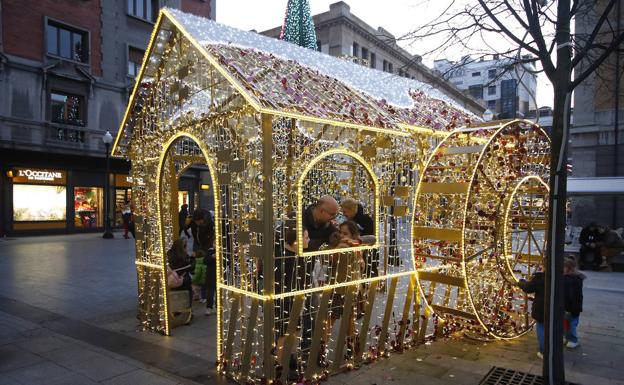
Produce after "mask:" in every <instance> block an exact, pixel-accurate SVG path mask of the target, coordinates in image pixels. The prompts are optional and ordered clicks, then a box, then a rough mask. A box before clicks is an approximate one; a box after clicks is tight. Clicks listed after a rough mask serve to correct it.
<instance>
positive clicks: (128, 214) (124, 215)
mask: <svg viewBox="0 0 624 385" xmlns="http://www.w3.org/2000/svg"><path fill="white" fill-rule="evenodd" d="M131 218H132V209H130V205H129V204H128V203H126V206H125V207H124V209H123V211H122V212H121V219H122V220H123V228H124V238H125V239H129V238H130V237H129V236H128V231H129V230H130V220H131Z"/></svg>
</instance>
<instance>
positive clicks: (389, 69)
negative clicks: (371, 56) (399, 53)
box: [388, 63, 394, 73]
mask: <svg viewBox="0 0 624 385" xmlns="http://www.w3.org/2000/svg"><path fill="white" fill-rule="evenodd" d="M388 72H390V73H394V71H393V70H392V63H388Z"/></svg>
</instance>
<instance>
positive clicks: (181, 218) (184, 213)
mask: <svg viewBox="0 0 624 385" xmlns="http://www.w3.org/2000/svg"><path fill="white" fill-rule="evenodd" d="M188 215H189V213H188V209H181V210H180V212H179V213H178V228H179V229H180V231H184V234H185V235H186V236H187V237H188V236H189V233H188V231H187V228H186V217H188Z"/></svg>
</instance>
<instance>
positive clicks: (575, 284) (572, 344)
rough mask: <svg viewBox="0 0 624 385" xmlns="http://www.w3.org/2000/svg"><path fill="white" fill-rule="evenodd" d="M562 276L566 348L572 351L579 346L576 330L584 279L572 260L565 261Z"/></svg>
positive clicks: (580, 310)
mask: <svg viewBox="0 0 624 385" xmlns="http://www.w3.org/2000/svg"><path fill="white" fill-rule="evenodd" d="M563 274H564V276H563V290H564V294H565V297H564V298H565V302H564V306H565V329H566V334H565V338H566V341H567V342H566V347H568V348H570V349H574V348H576V347H577V346H579V341H578V336H577V335H576V328H577V326H578V324H579V318H580V316H581V312H582V311H583V280H584V279H585V278H586V277H585V274H583V273H581V272H580V271H578V270H577V268H576V261H575V260H574V258H567V259H566V260H565V262H564V263H563Z"/></svg>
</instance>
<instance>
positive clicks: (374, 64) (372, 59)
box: [370, 52, 377, 68]
mask: <svg viewBox="0 0 624 385" xmlns="http://www.w3.org/2000/svg"><path fill="white" fill-rule="evenodd" d="M370 67H371V68H377V57H376V56H375V54H374V53H372V52H371V54H370Z"/></svg>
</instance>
